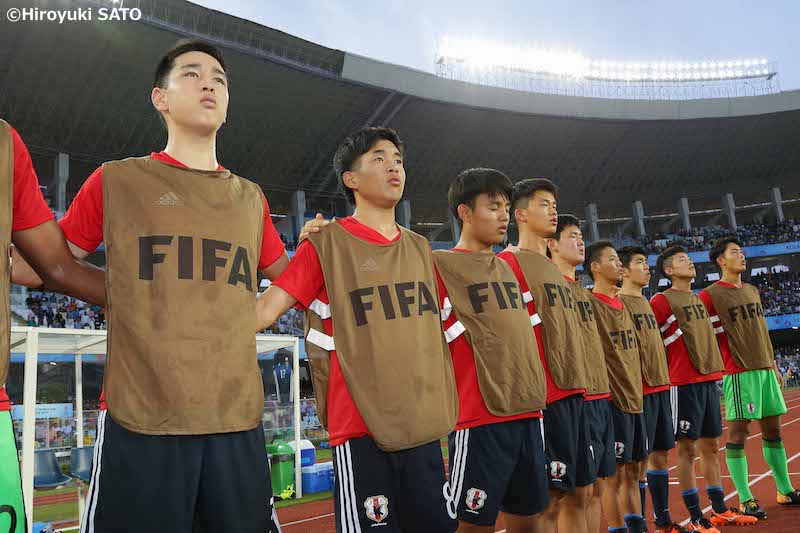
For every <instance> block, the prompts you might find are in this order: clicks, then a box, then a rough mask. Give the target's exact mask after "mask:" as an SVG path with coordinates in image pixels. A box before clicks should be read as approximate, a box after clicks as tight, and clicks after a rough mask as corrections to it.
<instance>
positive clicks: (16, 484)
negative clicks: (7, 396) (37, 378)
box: [0, 411, 26, 533]
mask: <svg viewBox="0 0 800 533" xmlns="http://www.w3.org/2000/svg"><path fill="white" fill-rule="evenodd" d="M25 531H26V527H25V504H24V503H23V500H22V480H21V479H20V475H19V456H18V455H17V443H16V441H15V440H14V426H13V424H12V423H11V412H10V411H0V533H6V532H8V533H25Z"/></svg>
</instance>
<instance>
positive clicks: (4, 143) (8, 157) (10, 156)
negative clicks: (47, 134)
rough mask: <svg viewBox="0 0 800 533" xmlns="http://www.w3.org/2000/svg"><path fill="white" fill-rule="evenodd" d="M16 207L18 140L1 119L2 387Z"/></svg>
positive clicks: (8, 350)
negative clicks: (14, 139) (14, 208)
mask: <svg viewBox="0 0 800 533" xmlns="http://www.w3.org/2000/svg"><path fill="white" fill-rule="evenodd" d="M13 206H14V141H13V139H12V137H11V127H10V126H9V125H8V123H6V122H5V121H4V120H2V119H0V388H2V387H3V386H4V385H5V383H6V379H8V365H9V362H10V360H11V255H10V251H11V249H10V247H11V227H12V224H13V217H12V213H11V210H12V208H13Z"/></svg>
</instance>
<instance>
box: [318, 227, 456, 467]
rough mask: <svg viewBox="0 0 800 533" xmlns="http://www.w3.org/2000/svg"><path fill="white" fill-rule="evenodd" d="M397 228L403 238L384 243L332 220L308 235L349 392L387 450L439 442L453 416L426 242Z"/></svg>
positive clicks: (449, 376) (452, 392) (450, 374)
mask: <svg viewBox="0 0 800 533" xmlns="http://www.w3.org/2000/svg"><path fill="white" fill-rule="evenodd" d="M399 229H400V232H401V235H400V238H399V239H398V240H397V241H396V242H393V243H391V244H385V245H381V244H371V243H368V242H365V241H363V240H361V239H359V238H358V237H355V236H354V235H351V234H350V233H349V232H347V230H345V229H344V228H342V227H341V226H340V225H338V224H335V223H334V224H331V225H329V226H328V227H327V228H326V229H325V231H322V232H319V233H317V234H313V235H311V236H309V241H310V242H311V243H312V244H313V245H314V248H315V249H316V252H317V255H318V256H319V261H320V264H321V266H322V273H323V276H324V278H325V287H326V289H327V291H328V296H329V297H330V302H331V303H330V313H331V320H332V321H333V339H334V341H335V350H336V357H337V360H338V362H339V366H340V367H341V370H342V375H343V377H344V380H345V383H346V384H347V389H348V391H349V392H350V396H351V397H352V398H353V402H354V403H355V404H356V407H357V408H358V411H359V413H360V414H361V416H362V418H363V419H364V423H365V424H366V425H367V428H369V431H370V433H371V434H372V436H373V438H374V440H375V443H376V444H377V445H378V447H380V448H381V449H382V450H384V451H387V452H393V451H399V450H405V449H410V448H415V447H418V446H421V445H423V444H427V443H430V442H434V441H437V440H439V439H440V438H441V437H443V436H445V435H447V434H448V433H449V432H450V431H451V430H452V429H453V427H455V424H456V420H457V418H458V395H457V393H456V386H455V376H454V373H453V364H452V361H451V358H450V352H449V350H448V348H447V343H446V341H445V338H444V332H443V331H442V325H441V317H440V314H439V300H438V286H437V282H436V274H435V270H434V266H433V256H432V254H431V250H430V246H429V244H428V241H427V240H425V238H424V237H422V236H420V235H417V234H416V233H414V232H411V231H408V230H406V229H404V228H399ZM332 348H333V347H332Z"/></svg>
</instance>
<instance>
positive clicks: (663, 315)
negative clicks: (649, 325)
mask: <svg viewBox="0 0 800 533" xmlns="http://www.w3.org/2000/svg"><path fill="white" fill-rule="evenodd" d="M650 307H652V308H653V315H655V317H656V322H658V327H659V329H660V330H661V336H662V337H664V338H665V339H668V338H670V337H671V336H672V335H673V334H675V333H678V330H679V329H680V328H679V327H678V321H677V319H676V318H675V314H674V313H673V312H672V307H670V305H669V302H668V301H667V297H666V296H664V295H663V294H661V293H658V294H656V295H655V296H653V297H652V298H651V299H650Z"/></svg>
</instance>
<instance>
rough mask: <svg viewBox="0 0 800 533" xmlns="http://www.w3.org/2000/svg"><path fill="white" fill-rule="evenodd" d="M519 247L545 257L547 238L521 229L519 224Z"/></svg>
mask: <svg viewBox="0 0 800 533" xmlns="http://www.w3.org/2000/svg"><path fill="white" fill-rule="evenodd" d="M519 247H520V248H522V249H523V250H528V251H530V252H536V253H537V254H542V255H543V256H545V257H547V239H546V238H544V237H542V236H541V235H537V234H535V233H533V232H532V231H528V230H525V229H523V227H522V226H520V230H519Z"/></svg>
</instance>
